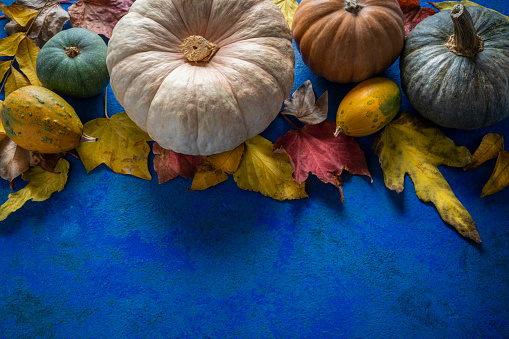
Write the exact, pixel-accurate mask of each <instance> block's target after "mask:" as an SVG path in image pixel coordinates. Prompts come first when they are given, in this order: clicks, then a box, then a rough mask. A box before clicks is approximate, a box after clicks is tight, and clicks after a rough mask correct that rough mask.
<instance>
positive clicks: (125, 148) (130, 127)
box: [77, 113, 152, 180]
mask: <svg viewBox="0 0 509 339" xmlns="http://www.w3.org/2000/svg"><path fill="white" fill-rule="evenodd" d="M83 132H84V133H85V134H87V135H89V136H92V137H96V138H98V140H97V141H96V142H82V143H80V144H79V146H78V147H77V150H78V154H79V155H80V157H81V160H82V161H83V164H84V165H85V169H86V170H87V173H89V172H90V171H91V170H93V169H94V168H96V167H97V166H99V165H100V164H106V165H107V166H108V167H109V168H111V169H112V170H113V171H114V172H115V173H122V174H131V175H134V176H136V177H139V178H142V179H147V180H150V179H152V176H151V175H150V172H149V170H148V154H149V153H150V147H149V145H148V144H147V141H151V139H150V137H149V136H148V134H147V133H145V132H144V131H142V130H141V129H140V128H139V127H138V126H136V124H135V123H134V122H133V121H132V120H131V119H130V118H129V117H128V116H127V114H126V113H118V114H115V115H113V116H112V117H110V118H109V119H106V118H99V119H94V120H92V121H89V122H87V123H86V124H85V125H84V126H83Z"/></svg>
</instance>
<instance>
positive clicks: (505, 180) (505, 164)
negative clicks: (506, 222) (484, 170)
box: [481, 151, 509, 198]
mask: <svg viewBox="0 0 509 339" xmlns="http://www.w3.org/2000/svg"><path fill="white" fill-rule="evenodd" d="M507 185H509V151H501V152H500V153H498V158H497V163H496V164H495V169H494V170H493V173H492V174H491V177H490V179H489V180H488V182H487V183H486V185H484V187H483V189H482V193H481V198H484V197H485V196H487V195H490V194H495V193H497V192H499V191H501V190H502V189H504V188H505V187H507Z"/></svg>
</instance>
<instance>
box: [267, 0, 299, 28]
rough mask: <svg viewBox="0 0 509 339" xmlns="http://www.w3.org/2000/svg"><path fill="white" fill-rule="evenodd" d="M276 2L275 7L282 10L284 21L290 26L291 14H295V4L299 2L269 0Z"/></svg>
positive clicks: (297, 4)
mask: <svg viewBox="0 0 509 339" xmlns="http://www.w3.org/2000/svg"><path fill="white" fill-rule="evenodd" d="M271 1H272V2H273V3H275V4H276V6H277V7H279V9H280V10H281V12H283V15H284V17H285V20H286V22H287V23H288V26H290V28H292V23H293V16H294V15H295V11H296V10H297V6H299V3H298V2H297V1H295V0H271Z"/></svg>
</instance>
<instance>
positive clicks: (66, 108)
mask: <svg viewBox="0 0 509 339" xmlns="http://www.w3.org/2000/svg"><path fill="white" fill-rule="evenodd" d="M2 124H3V127H4V129H5V133H6V134H7V136H8V137H9V138H10V139H11V140H12V141H14V142H15V143H16V144H17V145H19V146H21V147H23V148H24V149H27V150H29V151H34V152H39V153H60V152H65V151H69V150H71V149H73V148H76V147H77V146H78V144H79V143H80V139H81V135H82V132H83V124H82V123H81V121H80V119H79V118H78V116H77V115H76V113H75V112H74V109H73V108H72V106H71V105H69V104H68V103H67V102H66V101H65V100H64V99H62V98H61V97H60V96H58V95H57V94H55V93H53V92H52V91H50V90H49V89H46V88H44V87H40V86H25V87H22V88H19V89H17V90H16V91H14V92H12V93H11V94H9V96H7V98H6V99H5V101H4V105H3V107H2Z"/></svg>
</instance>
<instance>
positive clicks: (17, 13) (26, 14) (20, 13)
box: [0, 2, 37, 27]
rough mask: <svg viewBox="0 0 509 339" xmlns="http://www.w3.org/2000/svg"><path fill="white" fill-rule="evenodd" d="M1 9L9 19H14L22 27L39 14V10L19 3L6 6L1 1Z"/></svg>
mask: <svg viewBox="0 0 509 339" xmlns="http://www.w3.org/2000/svg"><path fill="white" fill-rule="evenodd" d="M0 11H2V12H3V13H4V14H5V15H6V16H7V17H8V18H9V19H12V20H14V21H15V22H16V23H17V24H19V25H20V26H21V27H25V26H26V25H27V24H28V23H29V22H30V20H32V19H33V18H34V17H35V16H37V11H36V10H33V9H30V8H27V7H23V6H18V5H10V6H6V5H4V4H3V3H1V2H0Z"/></svg>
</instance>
